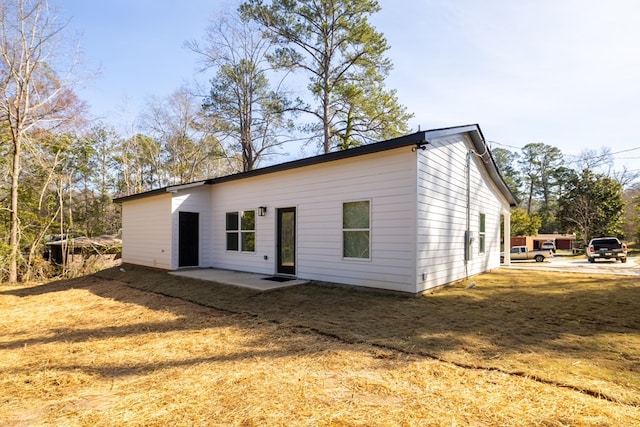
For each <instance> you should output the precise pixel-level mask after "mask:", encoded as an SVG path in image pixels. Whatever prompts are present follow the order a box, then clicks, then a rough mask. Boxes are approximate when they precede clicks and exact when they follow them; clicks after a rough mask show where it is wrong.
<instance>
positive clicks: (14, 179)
mask: <svg viewBox="0 0 640 427" xmlns="http://www.w3.org/2000/svg"><path fill="white" fill-rule="evenodd" d="M21 138H22V135H20V130H18V132H17V133H16V138H15V140H14V144H13V167H12V170H11V215H10V222H11V231H10V234H9V248H10V250H11V252H10V255H9V282H10V283H15V282H17V281H18V255H19V248H20V236H19V227H20V218H19V217H18V190H19V188H20V149H21Z"/></svg>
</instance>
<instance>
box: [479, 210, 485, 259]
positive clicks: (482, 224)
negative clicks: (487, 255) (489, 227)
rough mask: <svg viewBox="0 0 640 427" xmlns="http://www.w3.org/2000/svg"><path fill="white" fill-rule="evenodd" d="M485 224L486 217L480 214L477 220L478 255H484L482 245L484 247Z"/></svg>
mask: <svg viewBox="0 0 640 427" xmlns="http://www.w3.org/2000/svg"><path fill="white" fill-rule="evenodd" d="M485 222H486V216H485V214H483V213H481V214H480V218H479V224H478V230H479V232H478V241H479V242H478V253H481V254H483V253H484V250H485V248H484V245H485V239H486V236H485Z"/></svg>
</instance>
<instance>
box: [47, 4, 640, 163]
mask: <svg viewBox="0 0 640 427" xmlns="http://www.w3.org/2000/svg"><path fill="white" fill-rule="evenodd" d="M51 1H52V3H53V4H57V5H59V9H60V12H61V13H60V14H61V16H62V17H65V18H71V21H70V23H69V26H70V27H71V28H72V29H73V30H74V31H76V32H79V33H81V38H80V43H81V46H82V50H83V53H84V55H83V56H84V64H85V68H87V69H97V68H100V69H101V75H100V77H99V78H97V79H95V80H93V81H91V82H88V83H87V85H86V87H84V88H82V89H80V90H79V94H80V96H81V97H82V98H83V99H84V100H85V101H87V102H88V103H89V105H90V106H91V108H92V113H93V114H94V115H95V116H99V117H104V118H105V121H110V122H115V121H116V120H117V118H118V117H119V118H121V117H122V113H121V111H122V110H123V109H125V110H126V111H127V112H128V113H129V114H130V116H131V117H133V116H134V115H135V114H136V113H138V112H139V111H140V108H141V106H142V105H143V104H144V102H145V100H146V99H147V98H148V97H150V96H158V97H164V96H167V95H169V94H170V93H171V92H173V91H175V90H176V89H178V88H179V87H180V86H181V85H183V84H185V83H188V82H190V81H192V80H193V78H194V76H195V70H196V59H197V58H196V56H195V55H194V54H193V53H191V52H190V51H188V50H187V49H185V48H184V47H183V44H184V42H185V41H186V40H192V39H201V38H202V36H203V35H204V33H205V29H206V27H207V24H208V22H209V20H210V18H211V17H212V16H214V15H215V13H216V12H218V11H220V10H221V9H223V8H224V7H231V6H230V5H233V4H236V2H233V1H232V2H226V3H223V2H219V1H204V0H180V1H178V0H153V1H152V0H129V1H123V0H109V1H91V0H51ZM379 3H380V5H381V7H382V11H381V12H380V13H379V14H377V15H375V16H374V17H373V18H372V22H373V24H374V25H375V27H376V29H377V30H378V31H380V32H382V33H383V34H384V35H385V36H386V37H387V40H388V42H389V45H390V46H391V50H390V51H389V52H388V56H389V57H390V58H391V60H392V62H393V64H394V70H393V71H392V73H391V75H390V77H389V78H388V80H387V82H386V83H387V87H389V88H393V89H396V90H397V92H398V98H399V101H400V103H401V104H403V105H405V106H406V107H407V109H408V110H409V111H410V112H412V113H414V115H415V117H414V118H413V119H412V120H411V122H410V125H411V127H412V129H413V130H417V129H418V127H420V128H421V129H423V130H424V129H431V128H438V127H447V126H455V125H462V124H469V123H478V124H479V125H480V127H481V128H482V130H483V132H484V134H485V137H486V138H487V139H488V140H489V141H494V142H492V146H494V147H496V146H502V147H503V148H508V149H511V150H512V151H515V150H517V148H519V147H522V146H524V145H525V144H527V143H531V142H543V143H545V144H549V145H553V146H556V147H558V148H560V149H561V150H562V151H563V153H564V154H565V155H567V156H569V155H577V154H580V153H581V152H582V151H583V150H585V149H592V150H599V149H601V147H609V148H610V149H611V151H612V152H614V153H617V152H621V151H624V152H621V153H619V154H617V155H616V166H617V167H618V168H620V167H622V166H626V167H627V168H629V169H633V170H640V138H639V137H638V136H637V135H638V132H637V131H636V130H635V125H636V124H638V123H639V121H640V25H638V22H640V2H638V1H636V0H609V1H606V2H604V1H594V0H518V1H511V0H501V1H498V0H484V1H474V0H379ZM198 78H199V79H200V80H205V78H206V76H203V75H200V76H199V77H198ZM293 156H296V154H293Z"/></svg>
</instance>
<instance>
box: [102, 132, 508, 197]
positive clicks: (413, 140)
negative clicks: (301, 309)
mask: <svg viewBox="0 0 640 427" xmlns="http://www.w3.org/2000/svg"><path fill="white" fill-rule="evenodd" d="M458 133H468V134H470V138H471V141H472V143H473V145H474V146H475V147H476V149H477V150H479V151H480V152H482V151H484V149H485V147H486V142H485V139H484V136H483V134H482V131H481V130H480V126H478V125H477V124H470V125H464V126H452V127H446V128H439V129H431V130H427V131H418V132H415V133H412V134H409V135H405V136H401V137H398V138H393V139H389V140H386V141H382V142H376V143H373V144H368V145H362V146H360V147H356V148H350V149H348V150H344V151H334V152H331V153H328V154H320V155H317V156H313V157H305V158H303V159H298V160H292V161H289V162H285V163H279V164H276V165H272V166H267V167H264V168H260V169H254V170H252V171H249V172H240V173H236V174H233V175H226V176H221V177H217V178H209V179H207V180H205V181H196V182H197V183H200V182H202V183H203V184H207V185H213V184H218V183H222V182H229V181H235V180H239V179H244V178H250V177H256V176H261V175H266V174H270V173H275V172H283V171H287V170H292V169H297V168H302V167H306V166H312V165H317V164H322V163H326V162H333V161H336V160H341V159H348V158H351V157H356V156H362V155H365V154H373V153H379V152H382V151H388V150H393V149H396V148H401V147H409V146H412V145H414V146H415V148H414V149H418V148H424V146H425V145H426V144H428V143H429V141H428V139H429V138H431V139H433V138H439V137H444V136H448V135H455V134H458ZM489 158H490V165H489V164H487V163H485V167H486V168H487V171H488V173H489V175H490V176H491V178H492V179H493V180H494V181H495V183H496V185H498V187H499V188H500V191H501V192H502V193H503V194H504V195H505V197H506V198H507V200H508V201H509V203H510V204H511V206H515V204H516V200H515V197H514V196H513V194H512V193H511V191H510V190H509V188H508V187H507V185H506V183H505V182H504V179H502V176H500V172H499V171H498V169H497V167H496V164H495V161H494V160H493V157H492V156H491V154H490V153H489ZM190 184H191V183H186V184H183V185H172V186H168V187H163V188H158V189H156V190H151V191H146V192H143V193H138V194H132V195H130V196H123V197H118V198H115V199H114V202H115V203H122V202H124V201H129V200H135V199H141V198H144V197H150V196H154V195H158V194H163V193H167V192H170V191H171V189H172V188H175V187H183V186H188V185H190Z"/></svg>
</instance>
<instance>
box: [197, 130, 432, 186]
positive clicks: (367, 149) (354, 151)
mask: <svg viewBox="0 0 640 427" xmlns="http://www.w3.org/2000/svg"><path fill="white" fill-rule="evenodd" d="M425 134H426V131H421V132H416V133H412V134H409V135H404V136H400V137H398V138H393V139H389V140H386V141H382V142H376V143H373V144H367V145H362V146H360V147H356V148H350V149H348V150H344V151H333V152H331V153H327V154H319V155H317V156H312V157H305V158H303V159H298V160H291V161H289V162H285V163H278V164H276V165H272V166H267V167H264V168H260V169H254V170H252V171H249V172H240V173H236V174H233V175H226V176H221V177H217V178H211V179H208V180H207V184H217V183H220V182H228V181H235V180H237V179H243V178H249V177H254V176H260V175H266V174H270V173H274V172H283V171H287V170H291V169H297V168H302V167H305V166H312V165H318V164H321V163H326V162H333V161H335V160H341V159H348V158H351V157H356V156H361V155H364V154H372V153H378V152H381V151H387V150H393V149H394V148H400V147H406V146H410V145H423V144H426V143H427V141H426V139H425Z"/></svg>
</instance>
